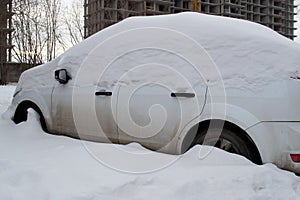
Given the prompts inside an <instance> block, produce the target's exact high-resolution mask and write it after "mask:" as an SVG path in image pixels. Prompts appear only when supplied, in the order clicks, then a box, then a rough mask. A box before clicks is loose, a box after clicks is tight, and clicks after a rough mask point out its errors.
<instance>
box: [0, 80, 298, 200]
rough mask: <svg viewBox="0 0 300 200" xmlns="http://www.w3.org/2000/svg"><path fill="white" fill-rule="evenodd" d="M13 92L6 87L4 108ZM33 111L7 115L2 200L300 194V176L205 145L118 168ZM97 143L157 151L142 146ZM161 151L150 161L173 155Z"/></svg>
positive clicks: (0, 124)
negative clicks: (145, 167) (136, 169)
mask: <svg viewBox="0 0 300 200" xmlns="http://www.w3.org/2000/svg"><path fill="white" fill-rule="evenodd" d="M13 90H14V87H11V86H9V87H0V111H4V110H5V109H6V108H7V106H8V105H9V102H10V100H11V97H12V94H13ZM29 114H30V115H29V120H28V122H25V123H21V124H19V125H15V124H14V123H13V122H12V121H11V120H4V119H0V199H14V200H19V199H20V200H21V199H51V200H66V199H82V200H84V199H86V200H87V199H153V198H156V199H174V200H176V199H178V200H182V199H230V200H234V199H245V200H246V199H249V200H253V199H282V200H285V199H293V200H297V199H300V179H299V178H298V177H296V176H295V175H294V174H293V173H290V172H287V171H283V170H280V169H278V168H276V167H275V166H274V165H271V164H268V165H263V166H256V165H254V164H253V163H251V162H250V161H248V160H246V159H245V158H243V157H241V156H238V155H233V154H229V153H226V152H223V151H221V150H218V149H214V150H213V151H212V152H211V154H210V155H209V156H208V157H205V158H204V159H201V158H200V157H199V152H200V151H201V149H203V148H206V147H201V146H196V147H195V148H193V149H191V150H190V151H188V152H187V153H186V154H184V155H182V156H177V158H178V159H177V160H176V162H174V163H173V164H172V165H170V166H168V167H166V168H163V169H161V170H157V171H155V172H152V173H143V174H133V173H124V172H120V171H116V170H114V169H112V168H110V167H108V166H106V165H103V164H102V163H101V162H99V161H97V160H96V159H94V157H93V155H91V154H90V153H89V152H88V151H87V150H86V149H85V148H84V145H83V143H82V142H81V141H79V140H75V139H71V138H68V137H62V136H53V135H48V134H46V133H44V132H43V131H42V129H41V128H40V124H39V122H38V119H37V118H36V116H35V115H34V113H29ZM95 145H97V146H98V148H99V149H103V150H108V149H109V148H110V149H111V150H113V149H114V148H119V149H121V150H123V151H131V152H134V153H142V154H144V153H150V152H149V151H148V150H146V149H144V148H142V147H141V146H139V145H137V144H129V145H127V146H122V145H112V144H102V143H98V144H97V143H95ZM108 153H109V152H108ZM155 154H156V159H152V160H149V162H157V160H159V159H160V158H162V157H164V156H171V155H165V154H160V153H155ZM112 159H114V160H116V161H120V160H122V159H123V158H122V157H112ZM139 164H141V163H134V162H132V163H128V165H139Z"/></svg>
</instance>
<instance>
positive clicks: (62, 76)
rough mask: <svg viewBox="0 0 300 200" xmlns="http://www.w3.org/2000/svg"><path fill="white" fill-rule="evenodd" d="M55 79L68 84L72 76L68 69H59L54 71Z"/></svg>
mask: <svg viewBox="0 0 300 200" xmlns="http://www.w3.org/2000/svg"><path fill="white" fill-rule="evenodd" d="M54 76H55V80H57V81H58V82H59V83H61V84H67V83H68V81H69V80H70V79H71V77H70V76H69V75H68V72H67V70H66V69H59V70H56V71H55V72H54Z"/></svg>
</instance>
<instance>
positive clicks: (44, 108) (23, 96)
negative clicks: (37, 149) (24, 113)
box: [11, 88, 52, 128]
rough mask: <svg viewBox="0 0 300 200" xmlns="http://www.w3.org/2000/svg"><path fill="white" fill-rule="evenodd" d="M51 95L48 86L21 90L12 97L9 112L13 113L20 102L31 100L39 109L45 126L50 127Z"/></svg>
mask: <svg viewBox="0 0 300 200" xmlns="http://www.w3.org/2000/svg"><path fill="white" fill-rule="evenodd" d="M49 90H50V91H49ZM45 95H46V96H45ZM51 95H52V88H48V89H45V88H43V90H38V89H36V88H35V89H31V90H21V91H20V92H18V94H17V95H16V96H15V97H14V99H13V102H12V109H11V112H12V114H13V115H14V114H15V112H16V109H17V108H18V106H19V105H20V104H21V103H22V102H24V101H31V102H32V103H34V104H35V105H36V106H37V107H38V108H39V109H40V110H41V112H42V114H43V117H44V119H45V122H46V125H47V128H51V127H52V126H51V125H52V117H51Z"/></svg>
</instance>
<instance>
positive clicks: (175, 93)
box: [171, 92, 195, 98]
mask: <svg viewBox="0 0 300 200" xmlns="http://www.w3.org/2000/svg"><path fill="white" fill-rule="evenodd" d="M171 97H186V98H193V97H195V94H194V93H185V92H172V93H171Z"/></svg>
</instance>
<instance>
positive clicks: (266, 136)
mask: <svg viewBox="0 0 300 200" xmlns="http://www.w3.org/2000/svg"><path fill="white" fill-rule="evenodd" d="M247 132H248V133H249V135H250V137H251V138H252V139H253V141H254V142H255V144H256V146H257V148H258V150H259V152H260V154H261V158H262V162H263V163H273V164H275V165H277V166H278V167H280V168H283V169H287V170H290V171H293V172H295V173H300V162H295V161H293V160H292V158H291V154H294V155H298V154H299V155H300V122H261V123H259V124H257V125H255V126H252V127H250V128H249V129H247Z"/></svg>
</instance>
